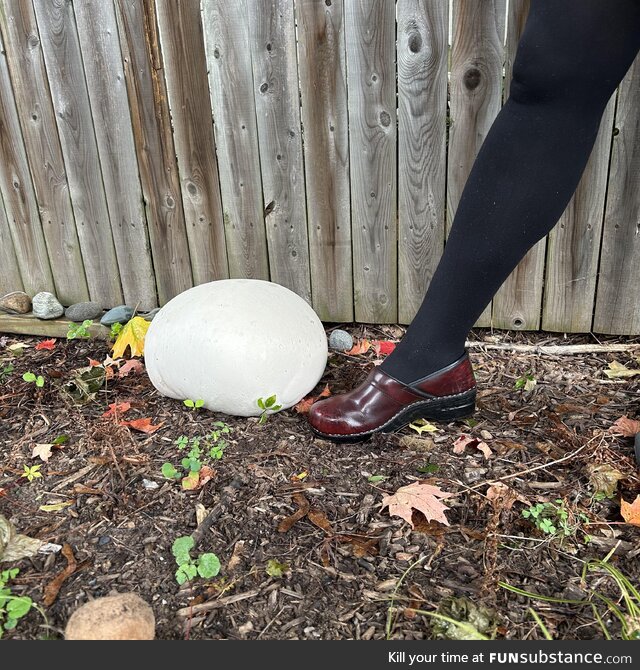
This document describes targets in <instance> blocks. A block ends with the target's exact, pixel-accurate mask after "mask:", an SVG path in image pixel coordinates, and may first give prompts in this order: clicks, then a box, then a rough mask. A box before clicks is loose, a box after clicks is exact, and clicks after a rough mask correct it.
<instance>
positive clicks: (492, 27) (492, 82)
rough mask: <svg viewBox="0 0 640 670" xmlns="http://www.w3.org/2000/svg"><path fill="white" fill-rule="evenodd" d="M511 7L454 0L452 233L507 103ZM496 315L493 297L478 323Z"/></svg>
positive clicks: (496, 1) (492, 0) (494, 1)
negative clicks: (504, 95) (506, 55)
mask: <svg viewBox="0 0 640 670" xmlns="http://www.w3.org/2000/svg"><path fill="white" fill-rule="evenodd" d="M505 11H506V5H505V0H486V2H475V1H474V0H454V4H453V45H452V53H451V83H450V97H451V102H450V104H451V121H450V128H449V156H448V174H447V235H448V234H449V230H450V229H451V223H452V222H453V218H454V216H455V213H456V209H457V207H458V203H459V201H460V196H461V195H462V191H463V189H464V186H465V184H466V181H467V178H468V176H469V172H470V171H471V167H472V166H473V163H474V161H475V158H476V156H477V154H478V151H479V150H480V147H481V146H482V143H483V142H484V139H485V137H486V136H487V133H488V132H489V129H490V128H491V125H492V124H493V121H494V120H495V117H496V116H497V115H498V112H499V111H500V107H501V104H502V84H503V75H502V70H503V62H504V46H503V42H504V20H505ZM445 244H446V243H445ZM490 315H491V303H489V304H488V305H487V307H486V308H485V310H484V311H483V312H482V314H481V315H480V316H479V317H478V320H477V322H476V323H475V326H474V327H486V326H488V325H490V321H491V316H490Z"/></svg>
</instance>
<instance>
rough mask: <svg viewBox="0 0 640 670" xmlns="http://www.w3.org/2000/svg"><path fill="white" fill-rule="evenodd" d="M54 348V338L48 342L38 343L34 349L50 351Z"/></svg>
mask: <svg viewBox="0 0 640 670" xmlns="http://www.w3.org/2000/svg"><path fill="white" fill-rule="evenodd" d="M55 346H56V340H55V338H52V339H50V340H42V341H41V342H38V344H36V349H48V350H51V349H53V348H54V347H55Z"/></svg>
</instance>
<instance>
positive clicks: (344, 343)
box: [329, 329, 353, 351]
mask: <svg viewBox="0 0 640 670" xmlns="http://www.w3.org/2000/svg"><path fill="white" fill-rule="evenodd" d="M329 347H330V348H331V349H335V350H336V351H349V349H351V348H352V347H353V337H351V335H349V333H347V331H346V330H340V329H337V330H333V331H331V335H329Z"/></svg>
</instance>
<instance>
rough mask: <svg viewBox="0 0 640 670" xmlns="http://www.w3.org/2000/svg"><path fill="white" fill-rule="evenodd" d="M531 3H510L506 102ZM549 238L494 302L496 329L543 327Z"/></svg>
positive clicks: (528, 256)
mask: <svg viewBox="0 0 640 670" xmlns="http://www.w3.org/2000/svg"><path fill="white" fill-rule="evenodd" d="M529 6H530V3H529V1H528V0H511V2H510V4H509V17H508V23H507V45H506V52H507V56H506V61H507V68H505V69H507V73H506V74H507V77H505V80H504V89H503V99H504V100H505V101H506V99H507V97H508V95H509V87H510V85H511V76H512V72H513V61H514V59H515V54H516V51H517V47H518V43H519V41H520V35H521V34H522V30H523V28H524V24H525V21H526V18H527V15H528V14H529ZM546 244H547V240H546V237H545V238H543V239H541V240H540V241H539V242H538V243H536V244H535V245H534V246H533V247H532V248H531V249H529V251H528V252H527V253H526V254H525V256H524V257H523V258H522V260H521V261H520V263H518V265H517V266H516V267H515V268H514V270H513V272H512V273H511V274H510V275H509V276H508V277H507V279H506V280H505V281H504V283H503V284H502V286H501V287H500V288H499V289H498V291H497V292H496V294H495V296H494V298H493V310H492V314H491V322H492V325H493V326H494V327H495V328H506V329H513V330H537V329H538V328H539V327H540V306H541V302H542V284H543V280H544V276H543V274H544V255H545V250H546Z"/></svg>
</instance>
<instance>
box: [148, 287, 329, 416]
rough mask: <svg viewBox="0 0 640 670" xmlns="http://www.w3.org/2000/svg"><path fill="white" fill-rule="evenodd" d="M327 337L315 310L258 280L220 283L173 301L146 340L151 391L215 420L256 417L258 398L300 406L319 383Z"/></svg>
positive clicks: (295, 296) (190, 291) (195, 289)
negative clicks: (198, 405) (199, 403)
mask: <svg viewBox="0 0 640 670" xmlns="http://www.w3.org/2000/svg"><path fill="white" fill-rule="evenodd" d="M327 353H328V347H327V337H326V333H325V331H324V327H323V325H322V322H321V321H320V319H319V318H318V315H317V314H316V313H315V312H314V310H313V308H312V307H311V306H310V305H309V304H308V303H307V302H306V301H305V300H304V299H303V298H301V297H300V296H299V295H298V294H297V293H294V292H293V291H291V290H289V289H288V288H286V287H284V286H281V285H280V284H276V283H273V282H269V281H264V280H260V279H220V280H218V281H212V282H208V283H206V284H199V285H198V286H194V287H193V288H190V289H188V290H186V291H184V292H183V293H180V294H179V295H177V296H176V297H175V298H173V299H171V300H170V301H169V302H168V303H167V304H166V305H164V307H162V309H161V310H160V311H159V312H158V314H157V315H156V316H155V318H154V319H153V321H152V322H151V324H150V325H149V330H148V331H147V335H146V337H145V345H144V358H145V365H146V369H147V373H148V375H149V379H150V380H151V383H152V384H153V385H154V386H155V387H156V389H157V390H158V391H159V392H160V393H162V394H163V395H165V396H169V397H170V398H177V399H179V400H185V399H187V398H189V399H192V400H203V401H204V407H206V408H207V409H209V410H212V411H214V412H223V413H225V414H230V415H235V416H258V415H260V414H262V412H263V410H262V409H261V408H260V407H259V406H258V404H257V400H258V398H265V399H266V398H268V397H269V396H272V395H275V396H276V402H277V404H278V405H282V409H287V408H288V407H292V406H293V405H295V404H296V403H297V402H298V401H299V400H300V399H301V398H303V397H304V396H305V395H306V394H308V393H309V392H310V391H311V390H312V389H313V387H314V386H315V385H316V384H317V383H318V381H319V380H320V378H321V377H322V374H323V372H324V369H325V366H326V363H327Z"/></svg>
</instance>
